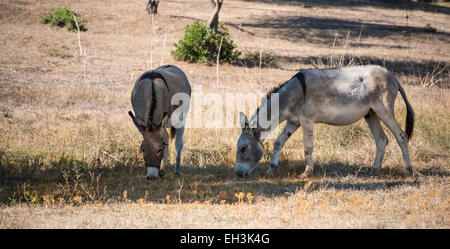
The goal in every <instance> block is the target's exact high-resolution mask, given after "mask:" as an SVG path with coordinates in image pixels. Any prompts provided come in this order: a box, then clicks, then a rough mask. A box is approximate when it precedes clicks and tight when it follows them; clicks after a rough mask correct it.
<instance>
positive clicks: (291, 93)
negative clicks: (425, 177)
mask: <svg viewBox="0 0 450 249" xmlns="http://www.w3.org/2000/svg"><path fill="white" fill-rule="evenodd" d="M398 91H400V94H401V95H402V97H403V100H404V101H405V104H406V110H407V113H406V128H405V130H406V133H405V132H403V131H402V129H401V128H400V126H399V124H398V123H397V121H396V120H395V116H394V103H395V99H396V97H397V92H398ZM272 93H276V94H279V95H278V100H279V102H278V106H279V108H278V110H271V109H277V108H271V106H272V104H271V102H274V101H273V99H274V98H273V96H274V95H271V94H272ZM240 115H241V117H240V122H241V127H242V133H241V135H240V137H239V140H238V142H237V152H236V163H235V166H234V171H235V173H236V174H237V175H238V176H240V177H241V176H248V175H249V174H250V173H251V171H252V170H253V169H254V167H255V165H256V163H257V162H258V161H259V160H260V159H261V157H262V156H263V153H264V150H263V143H262V141H263V140H264V139H265V138H266V136H267V135H268V134H269V133H270V131H272V130H273V129H275V128H276V126H278V124H279V123H277V124H276V125H275V127H273V126H271V127H269V128H262V126H261V124H260V123H261V119H262V118H261V117H263V116H266V117H267V119H268V120H270V119H271V118H274V117H275V116H273V115H278V120H279V122H282V121H284V120H287V121H286V126H285V127H284V130H283V131H282V133H281V134H280V135H279V137H278V138H277V139H276V141H275V144H274V152H273V157H272V162H271V165H270V168H269V169H268V170H267V172H266V174H267V175H273V173H274V170H275V169H276V167H277V165H278V157H279V155H280V150H281V148H282V147H283V145H284V143H285V142H286V140H288V139H289V137H290V136H291V135H292V133H294V132H295V130H297V128H298V127H300V125H302V126H303V141H304V151H305V158H306V169H305V171H304V173H303V174H302V177H311V176H312V175H313V169H314V167H313V161H312V153H313V126H314V123H325V124H330V125H350V124H352V123H355V122H357V121H358V120H360V119H361V118H363V117H364V119H365V120H366V122H367V124H368V125H369V128H370V130H371V131H372V134H373V136H374V138H375V143H376V148H377V152H376V156H375V162H374V164H373V167H372V170H371V172H370V174H371V175H374V174H376V173H377V172H378V171H379V170H380V168H381V162H382V160H383V156H384V152H385V148H386V145H387V144H388V139H387V137H386V135H385V134H384V132H383V128H382V127H381V123H380V120H381V121H383V123H384V124H385V125H386V126H387V127H388V128H389V130H390V131H391V132H392V133H393V134H394V136H395V138H396V140H397V143H398V145H399V146H400V148H401V150H402V154H403V159H404V163H405V170H406V173H407V175H412V165H411V162H410V159H409V154H408V147H407V143H408V140H409V139H410V138H411V136H412V132H413V127H414V112H413V109H412V107H411V105H410V104H409V102H408V99H407V98H406V94H405V91H404V90H403V88H402V87H401V86H400V84H399V83H398V81H397V80H396V79H395V77H394V76H393V75H392V73H390V72H389V71H388V70H387V69H385V68H382V67H380V66H373V65H367V66H354V67H341V68H331V69H323V70H302V71H300V72H298V73H297V74H296V75H295V76H294V77H292V79H290V80H289V81H287V82H286V83H284V84H282V85H280V86H279V87H278V88H276V89H274V90H272V91H271V92H270V93H269V94H268V96H267V99H266V100H263V103H262V105H261V106H260V107H259V108H258V110H257V111H256V113H255V114H254V115H253V117H252V118H251V120H250V122H249V121H248V119H247V117H246V116H245V114H243V113H242V112H241V113H240ZM275 118H277V117H275Z"/></svg>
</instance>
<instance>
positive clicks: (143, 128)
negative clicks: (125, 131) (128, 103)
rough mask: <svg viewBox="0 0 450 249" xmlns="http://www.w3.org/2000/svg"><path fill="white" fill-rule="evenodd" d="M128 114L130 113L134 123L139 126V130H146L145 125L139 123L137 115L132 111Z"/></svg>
mask: <svg viewBox="0 0 450 249" xmlns="http://www.w3.org/2000/svg"><path fill="white" fill-rule="evenodd" d="M128 115H130V117H131V119H132V120H133V123H134V125H135V126H136V127H137V128H138V130H139V131H144V130H145V127H144V126H143V125H140V124H138V122H137V121H136V117H135V116H134V115H133V113H132V112H131V111H128Z"/></svg>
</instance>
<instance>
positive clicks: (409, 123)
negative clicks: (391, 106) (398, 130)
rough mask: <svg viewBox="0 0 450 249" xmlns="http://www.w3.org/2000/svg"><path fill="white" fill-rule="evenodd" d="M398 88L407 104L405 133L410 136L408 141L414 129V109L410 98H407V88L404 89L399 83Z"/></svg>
mask: <svg viewBox="0 0 450 249" xmlns="http://www.w3.org/2000/svg"><path fill="white" fill-rule="evenodd" d="M398 90H399V91H400V94H401V95H402V97H403V100H404V101H405V104H406V125H405V133H406V136H407V137H408V141H409V140H410V139H411V137H412V135H413V130H414V110H413V109H412V106H411V104H409V102H408V99H407V98H406V93H405V90H403V88H402V86H401V85H400V84H398Z"/></svg>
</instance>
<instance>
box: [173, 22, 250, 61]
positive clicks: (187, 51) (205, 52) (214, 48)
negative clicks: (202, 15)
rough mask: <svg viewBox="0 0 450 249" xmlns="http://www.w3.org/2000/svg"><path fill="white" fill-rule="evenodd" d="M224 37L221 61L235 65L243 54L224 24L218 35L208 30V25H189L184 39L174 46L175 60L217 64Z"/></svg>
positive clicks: (198, 23) (220, 25) (220, 27)
mask: <svg viewBox="0 0 450 249" xmlns="http://www.w3.org/2000/svg"><path fill="white" fill-rule="evenodd" d="M222 37H223V41H222V47H221V49H220V57H219V59H220V61H225V62H229V63H233V62H235V61H236V60H237V58H238V57H239V55H240V54H241V53H240V52H239V51H238V50H237V49H236V44H235V43H234V42H233V40H231V36H230V33H229V32H228V30H227V28H225V26H224V25H223V23H222V22H219V26H218V30H217V32H216V33H214V32H212V30H210V29H208V28H206V24H204V23H201V22H198V21H195V22H194V23H193V24H192V25H187V26H186V28H185V31H184V37H183V38H182V39H181V40H180V41H179V42H178V44H177V43H175V44H174V46H175V50H172V51H170V53H171V54H172V56H173V57H174V58H175V59H178V60H183V61H189V62H201V63H203V64H211V62H214V63H215V62H216V60H217V53H218V50H219V46H220V41H221V39H222Z"/></svg>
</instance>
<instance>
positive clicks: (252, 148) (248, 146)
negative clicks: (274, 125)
mask: <svg viewBox="0 0 450 249" xmlns="http://www.w3.org/2000/svg"><path fill="white" fill-rule="evenodd" d="M240 115H241V116H240V123H241V127H242V133H241V135H240V136H239V139H238V142H237V151H236V162H235V164H234V172H235V173H236V175H237V176H239V177H242V176H249V175H250V173H251V172H252V170H253V169H254V167H255V165H256V163H258V161H259V160H261V158H262V156H263V154H264V147H263V145H262V143H261V141H260V140H259V139H260V135H261V133H260V131H258V129H257V128H252V127H250V125H249V122H248V119H247V117H246V116H245V114H244V113H242V112H241V113H240Z"/></svg>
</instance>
